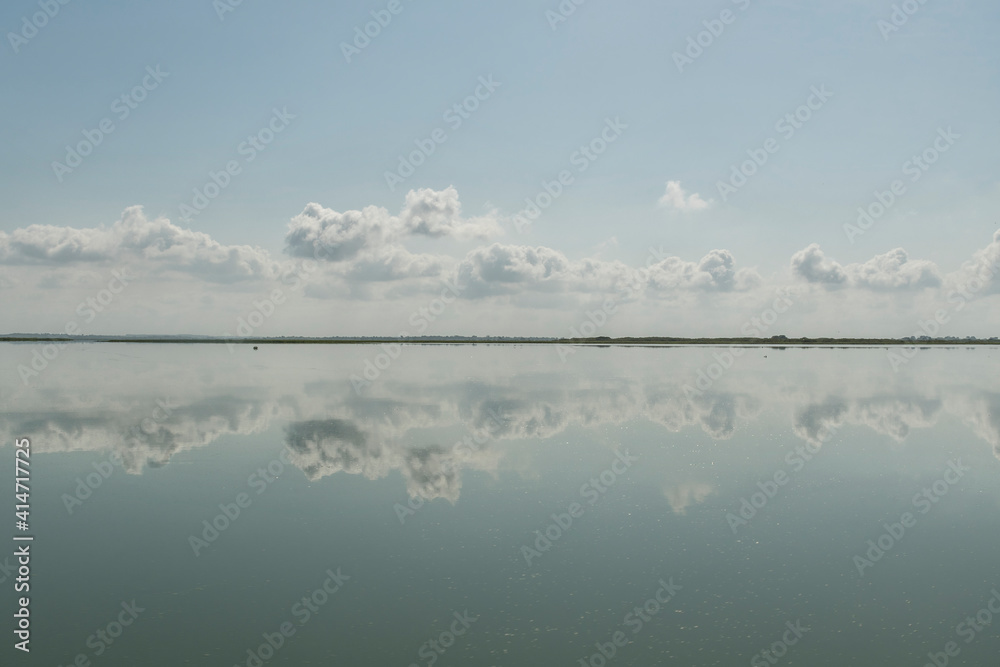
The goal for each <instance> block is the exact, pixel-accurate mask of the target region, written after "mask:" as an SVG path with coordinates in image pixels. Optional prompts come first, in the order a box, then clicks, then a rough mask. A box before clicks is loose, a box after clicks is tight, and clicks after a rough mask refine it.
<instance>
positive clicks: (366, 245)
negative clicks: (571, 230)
mask: <svg viewBox="0 0 1000 667" xmlns="http://www.w3.org/2000/svg"><path fill="white" fill-rule="evenodd" d="M500 231H501V230H500V226H499V224H498V222H497V220H496V219H495V217H494V216H492V215H487V216H483V217H479V218H463V217H462V205H461V203H460V202H459V199H458V191H457V190H456V189H455V188H453V187H449V188H446V189H445V190H441V191H435V190H431V189H421V190H411V191H410V192H409V193H408V194H407V195H406V202H405V204H404V206H403V210H402V212H401V213H400V214H399V215H392V214H390V213H389V211H388V210H386V209H385V208H382V207H378V206H367V207H365V208H364V209H363V210H361V211H345V212H343V213H340V212H338V211H334V210H332V209H328V208H324V207H323V206H321V205H319V204H315V203H311V204H308V205H307V206H306V207H305V209H304V210H303V211H302V213H300V214H299V215H297V216H295V217H294V218H292V220H291V222H289V224H288V232H287V234H286V235H285V244H286V251H287V252H288V253H289V254H291V255H292V256H294V257H306V258H310V259H312V258H319V259H325V260H327V261H330V262H343V261H347V260H351V259H354V258H355V257H357V256H359V255H361V254H362V253H363V252H364V251H365V250H368V251H378V250H381V249H383V248H384V247H386V246H388V245H390V244H397V243H399V242H400V241H401V240H402V239H404V238H405V237H408V236H425V237H430V238H442V237H453V238H457V239H476V238H480V239H484V238H490V237H491V236H495V235H498V234H500Z"/></svg>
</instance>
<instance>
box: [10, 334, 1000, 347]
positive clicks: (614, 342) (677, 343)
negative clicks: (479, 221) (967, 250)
mask: <svg viewBox="0 0 1000 667" xmlns="http://www.w3.org/2000/svg"><path fill="white" fill-rule="evenodd" d="M0 343H147V344H148V343H158V344H176V343H198V344H203V345H204V344H241V345H384V344H393V343H395V344H400V345H579V346H596V347H633V346H636V347H637V346H641V347H684V346H689V345H707V346H716V347H718V346H739V347H768V348H776V347H777V348H784V347H837V346H843V347H887V346H901V347H928V346H936V347H941V346H944V347H957V346H969V345H976V346H979V345H986V346H990V345H1000V340H996V339H970V338H927V339H906V338H785V337H777V336H775V337H771V338H676V337H645V338H630V337H627V338H610V337H599V338H517V337H471V336H470V337H465V336H456V337H446V336H428V337H410V338H391V337H385V338H375V337H371V338H369V337H362V338H349V337H345V338H333V337H331V338H318V337H317V338H311V337H310V338H307V337H278V338H249V337H247V338H241V337H237V338H223V337H213V336H58V335H48V334H44V335H43V334H37V335H36V334H11V335H7V336H0Z"/></svg>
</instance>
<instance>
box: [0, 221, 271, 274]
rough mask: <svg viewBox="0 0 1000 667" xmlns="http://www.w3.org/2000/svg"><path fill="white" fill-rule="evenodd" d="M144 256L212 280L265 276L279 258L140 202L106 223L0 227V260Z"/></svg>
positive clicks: (151, 263)
mask: <svg viewBox="0 0 1000 667" xmlns="http://www.w3.org/2000/svg"><path fill="white" fill-rule="evenodd" d="M130 260H142V261H143V262H144V264H145V265H146V266H148V267H151V268H154V269H161V270H174V271H180V272H185V273H190V274H193V275H196V276H198V277H201V278H203V279H205V280H208V281H212V282H235V281H238V280H247V279H256V278H269V277H273V276H274V275H275V272H276V270H277V263H276V262H274V261H273V260H272V259H271V258H270V256H269V254H268V253H267V252H266V251H265V250H261V249H260V248H255V247H251V246H247V245H223V244H221V243H219V242H218V241H215V240H213V239H212V237H211V236H209V235H208V234H206V233H204V232H196V231H192V230H190V229H184V228H181V227H178V226H177V225H174V224H173V223H171V222H170V221H169V220H167V219H166V218H156V219H155V220H150V219H148V218H147V217H146V215H145V213H144V212H143V209H142V207H141V206H132V207H129V208H127V209H125V211H124V213H122V217H121V219H120V220H118V221H117V222H115V223H114V224H113V225H111V226H110V227H107V228H105V227H98V228H91V229H76V228H74V227H58V226H54V225H30V226H28V227H24V228H22V229H15V230H14V231H13V232H11V233H9V234H7V233H4V232H0V263H5V264H39V265H46V266H53V267H59V266H64V265H67V264H74V263H83V262H122V261H130Z"/></svg>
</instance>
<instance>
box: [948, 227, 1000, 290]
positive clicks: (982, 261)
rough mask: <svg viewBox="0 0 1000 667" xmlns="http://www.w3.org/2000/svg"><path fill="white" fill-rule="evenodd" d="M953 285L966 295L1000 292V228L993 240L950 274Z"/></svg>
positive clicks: (949, 279)
mask: <svg viewBox="0 0 1000 667" xmlns="http://www.w3.org/2000/svg"><path fill="white" fill-rule="evenodd" d="M948 283H949V285H950V286H951V287H954V288H955V289H958V290H959V291H961V292H962V293H963V294H964V295H966V296H988V295H990V294H998V293H1000V230H997V231H996V232H995V233H994V234H993V240H992V242H991V243H990V244H989V245H987V246H986V247H985V248H982V249H980V250H977V251H976V252H975V253H973V255H972V259H970V260H969V261H967V262H965V263H964V264H963V265H962V267H961V268H960V269H959V270H958V271H955V272H954V273H952V274H950V275H949V276H948Z"/></svg>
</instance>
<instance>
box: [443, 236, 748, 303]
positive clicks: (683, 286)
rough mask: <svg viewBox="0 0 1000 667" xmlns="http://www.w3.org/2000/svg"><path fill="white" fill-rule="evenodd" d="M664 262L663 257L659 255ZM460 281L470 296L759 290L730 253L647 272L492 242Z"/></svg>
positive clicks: (472, 257)
mask: <svg viewBox="0 0 1000 667" xmlns="http://www.w3.org/2000/svg"><path fill="white" fill-rule="evenodd" d="M661 257H662V255H661ZM458 282H459V284H461V285H465V286H466V287H469V288H471V289H469V290H468V295H469V296H474V297H481V296H488V295H496V294H513V293H515V292H518V291H521V290H525V289H531V290H540V291H563V292H572V291H578V292H605V293H607V292H618V293H622V292H626V291H628V292H630V293H640V292H642V291H648V292H649V293H650V294H651V295H654V294H655V293H656V292H663V291H677V290H710V291H720V292H728V291H742V290H747V289H750V288H752V287H755V286H757V285H758V284H760V282H761V278H760V276H759V275H758V274H757V272H756V271H754V270H753V269H737V268H736V260H735V259H734V258H733V255H732V253H730V252H729V251H728V250H713V251H712V252H710V253H708V254H707V255H705V257H703V258H702V259H701V260H700V261H698V262H689V261H685V260H683V259H681V258H679V257H662V259H659V261H656V262H655V263H651V264H650V265H649V266H648V267H647V268H646V269H641V270H636V269H632V268H630V267H628V266H626V265H625V264H623V263H621V262H608V261H601V260H596V259H583V260H579V261H571V260H570V259H568V258H567V257H566V256H565V255H564V254H562V253H561V252H559V251H558V250H554V249H552V248H546V247H531V246H519V245H503V244H499V243H494V244H493V245H491V246H488V247H484V248H476V249H475V250H473V251H471V252H469V254H468V255H466V257H465V259H464V260H462V262H461V263H460V264H459V266H458Z"/></svg>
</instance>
